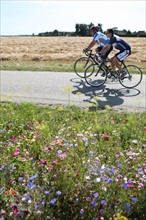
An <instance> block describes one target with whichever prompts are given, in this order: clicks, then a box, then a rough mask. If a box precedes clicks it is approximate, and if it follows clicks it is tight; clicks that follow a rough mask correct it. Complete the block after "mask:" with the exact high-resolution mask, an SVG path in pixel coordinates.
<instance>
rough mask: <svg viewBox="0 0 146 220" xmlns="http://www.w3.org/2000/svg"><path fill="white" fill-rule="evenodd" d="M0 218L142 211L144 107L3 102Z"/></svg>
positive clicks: (140, 215) (141, 214)
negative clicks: (93, 109) (103, 108)
mask: <svg viewBox="0 0 146 220" xmlns="http://www.w3.org/2000/svg"><path fill="white" fill-rule="evenodd" d="M0 111H1V119H0V120H1V121H0V123H1V128H0V138H1V146H0V153H1V159H0V172H1V173H0V178H1V181H0V219H1V220H2V219H4V220H5V219H29V220H37V219H43V220H44V219H51V220H69V219H70V220H80V219H85V220H95V219H96V220H97V219H107V220H109V219H115V220H118V219H121V220H122V219H125V220H126V219H137V220H144V219H146V114H145V113H133V114H132V113H126V112H123V113H118V112H115V111H111V110H107V111H105V112H102V111H96V112H91V111H89V110H88V109H81V108H78V107H71V106H70V107H63V106H58V107H54V108H53V107H41V106H36V105H33V104H31V103H23V104H20V105H18V104H12V103H11V104H9V103H3V104H1V107H0Z"/></svg>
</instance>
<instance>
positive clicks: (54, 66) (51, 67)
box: [1, 60, 146, 74]
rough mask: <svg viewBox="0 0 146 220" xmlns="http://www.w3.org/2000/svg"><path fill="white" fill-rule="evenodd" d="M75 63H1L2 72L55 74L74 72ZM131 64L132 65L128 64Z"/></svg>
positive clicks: (145, 67) (145, 69)
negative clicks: (43, 72) (50, 72)
mask: <svg viewBox="0 0 146 220" xmlns="http://www.w3.org/2000/svg"><path fill="white" fill-rule="evenodd" d="M74 63H75V60H72V61H15V60H13V61H10V60H8V61H6V60H5V61H1V70H11V71H13V70H18V71H53V72H74ZM127 64H131V63H127ZM132 64H134V65H137V66H138V67H140V68H142V72H143V73H144V74H146V65H145V64H144V63H132Z"/></svg>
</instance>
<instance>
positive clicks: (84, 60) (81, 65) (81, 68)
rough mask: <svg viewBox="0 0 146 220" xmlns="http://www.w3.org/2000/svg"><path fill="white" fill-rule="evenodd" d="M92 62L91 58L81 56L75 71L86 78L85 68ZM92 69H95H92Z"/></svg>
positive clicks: (75, 65)
mask: <svg viewBox="0 0 146 220" xmlns="http://www.w3.org/2000/svg"><path fill="white" fill-rule="evenodd" d="M91 64H93V61H92V60H91V59H90V58H88V57H80V58H79V59H77V60H76V62H75V64H74V71H75V73H76V74H77V75H78V76H79V77H81V78H84V73H85V69H86V68H87V67H88V66H90V65H91ZM92 71H94V70H93V69H92ZM91 73H92V72H91Z"/></svg>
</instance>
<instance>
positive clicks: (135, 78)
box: [119, 65, 143, 89]
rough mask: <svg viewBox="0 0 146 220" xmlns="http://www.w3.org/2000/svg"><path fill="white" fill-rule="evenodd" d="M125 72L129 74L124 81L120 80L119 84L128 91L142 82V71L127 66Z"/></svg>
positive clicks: (135, 67) (132, 66)
mask: <svg viewBox="0 0 146 220" xmlns="http://www.w3.org/2000/svg"><path fill="white" fill-rule="evenodd" d="M123 70H124V71H125V72H126V73H127V74H126V75H125V78H124V79H123V80H122V79H120V78H119V82H120V84H121V85H122V86H124V87H125V88H128V89H132V88H135V87H136V86H138V85H139V84H140V83H141V81H142V75H143V74H142V71H141V69H140V68H139V67H137V66H135V65H127V66H126V67H125V68H123Z"/></svg>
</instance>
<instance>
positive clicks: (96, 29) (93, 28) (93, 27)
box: [90, 25, 98, 32]
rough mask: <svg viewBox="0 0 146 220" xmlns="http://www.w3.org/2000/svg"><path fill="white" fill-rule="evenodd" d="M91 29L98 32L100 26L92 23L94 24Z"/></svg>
mask: <svg viewBox="0 0 146 220" xmlns="http://www.w3.org/2000/svg"><path fill="white" fill-rule="evenodd" d="M90 31H94V32H96V31H98V27H97V26H95V25H92V26H91V27H90Z"/></svg>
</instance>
